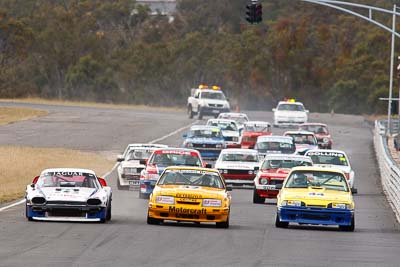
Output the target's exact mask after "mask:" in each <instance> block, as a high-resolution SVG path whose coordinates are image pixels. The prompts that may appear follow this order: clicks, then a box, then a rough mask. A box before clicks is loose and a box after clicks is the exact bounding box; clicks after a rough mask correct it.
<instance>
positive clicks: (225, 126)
mask: <svg viewBox="0 0 400 267" xmlns="http://www.w3.org/2000/svg"><path fill="white" fill-rule="evenodd" d="M208 125H211V126H215V127H219V128H220V129H221V130H225V131H237V130H238V128H237V126H236V124H235V123H233V122H211V123H209V124H208Z"/></svg>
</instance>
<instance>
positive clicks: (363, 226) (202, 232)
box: [0, 103, 400, 267]
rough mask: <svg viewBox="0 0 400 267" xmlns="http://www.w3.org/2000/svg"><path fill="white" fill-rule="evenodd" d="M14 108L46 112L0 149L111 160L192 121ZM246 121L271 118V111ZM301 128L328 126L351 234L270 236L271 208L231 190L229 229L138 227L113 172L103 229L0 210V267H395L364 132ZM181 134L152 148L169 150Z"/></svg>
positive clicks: (399, 249) (388, 219)
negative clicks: (352, 207)
mask: <svg viewBox="0 0 400 267" xmlns="http://www.w3.org/2000/svg"><path fill="white" fill-rule="evenodd" d="M1 105H3V106H6V105H17V104H6V103H3V104H1ZM18 105H23V106H33V107H37V108H40V109H47V110H49V111H50V114H49V115H48V116H46V117H42V118H37V119H34V120H30V121H23V122H18V123H14V124H9V125H6V126H1V127H0V144H1V145H6V144H13V145H14V144H15V145H31V146H45V147H66V148H74V149H81V150H85V151H98V152H99V153H104V154H105V155H107V156H110V157H115V156H116V155H117V154H118V153H119V152H120V151H122V150H123V149H124V148H125V146H126V145H127V144H128V143H135V142H149V141H153V140H155V139H157V138H160V137H164V136H166V135H168V134H169V133H171V132H173V131H175V130H176V129H179V128H182V127H185V126H187V125H190V124H191V123H193V122H195V120H189V119H188V118H187V116H186V114H184V113H180V112H167V111H164V112H157V111H146V110H137V111H135V110H118V109H97V108H82V107H59V106H46V105H27V104H18ZM247 114H248V116H249V118H250V119H253V120H267V121H271V119H272V113H271V112H247ZM205 119H207V118H205ZM311 121H321V122H326V123H328V125H329V128H330V130H331V132H332V134H333V138H334V148H337V149H343V150H345V151H346V152H347V154H348V155H349V157H350V160H351V163H352V165H353V168H354V169H355V172H356V182H355V184H356V187H357V188H358V192H359V194H358V195H356V196H355V201H356V230H355V232H341V231H339V230H338V229H337V228H336V227H318V226H297V225H293V226H292V225H291V226H290V227H289V229H277V228H275V226H274V221H275V212H276V210H275V209H276V208H275V201H271V200H269V201H267V203H266V204H253V203H252V191H251V190H240V189H235V190H234V191H233V192H232V198H233V203H232V211H231V222H230V223H231V227H230V228H229V229H216V228H215V225H212V224H200V225H195V224H191V223H167V224H163V225H159V226H154V225H147V224H146V214H147V207H146V206H147V200H143V199H139V198H138V192H134V191H119V190H118V189H117V187H116V179H117V178H116V171H113V172H111V173H110V175H108V176H107V177H106V179H107V181H108V183H109V184H110V185H111V186H112V188H113V190H114V192H113V218H112V220H111V222H110V223H106V224H97V223H59V222H28V221H27V220H26V219H25V215H24V205H18V206H15V207H12V208H10V209H7V210H5V211H1V212H0V266H7V267H8V266H59V267H61V266H113V267H117V266H294V265H295V266H399V265H400V229H399V226H398V223H397V222H396V220H395V218H394V215H393V213H392V211H391V209H390V207H389V205H388V203H387V201H386V199H385V197H384V195H383V193H382V188H381V186H380V178H379V172H378V170H377V164H376V160H375V158H374V152H373V145H372V132H371V126H369V125H368V124H367V123H365V122H364V120H363V118H362V117H359V116H345V115H335V116H331V115H330V114H323V115H319V114H312V115H311ZM203 122H205V121H203ZM274 131H275V133H282V132H283V131H284V130H282V129H274ZM183 133H184V131H180V132H178V133H176V134H174V135H171V136H169V137H166V138H165V139H164V140H162V141H159V142H160V143H165V144H168V145H171V146H179V145H180V144H181V142H182V134H183Z"/></svg>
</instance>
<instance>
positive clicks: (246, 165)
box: [215, 149, 261, 186]
mask: <svg viewBox="0 0 400 267" xmlns="http://www.w3.org/2000/svg"><path fill="white" fill-rule="evenodd" d="M260 160H261V158H260V157H259V154H258V152H257V150H254V149H223V150H222V151H221V154H220V155H219V158H218V160H217V161H216V162H215V169H218V170H219V172H220V173H221V175H222V176H223V177H224V179H225V182H226V183H227V184H232V185H241V186H246V185H248V186H253V184H254V181H253V180H254V177H255V176H256V175H257V172H258V169H259V165H260Z"/></svg>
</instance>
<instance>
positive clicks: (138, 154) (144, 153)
mask: <svg viewBox="0 0 400 267" xmlns="http://www.w3.org/2000/svg"><path fill="white" fill-rule="evenodd" d="M151 153H152V151H151V150H149V149H134V150H131V151H129V152H128V155H127V156H126V160H141V159H148V158H149V157H150V156H151Z"/></svg>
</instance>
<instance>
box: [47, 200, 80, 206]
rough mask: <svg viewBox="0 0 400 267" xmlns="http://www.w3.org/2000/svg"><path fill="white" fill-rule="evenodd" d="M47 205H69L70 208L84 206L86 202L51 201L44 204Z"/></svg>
mask: <svg viewBox="0 0 400 267" xmlns="http://www.w3.org/2000/svg"><path fill="white" fill-rule="evenodd" d="M46 203H47V204H48V205H70V206H75V205H76V206H86V201H61V200H54V201H53V200H51V201H47V202H46Z"/></svg>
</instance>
